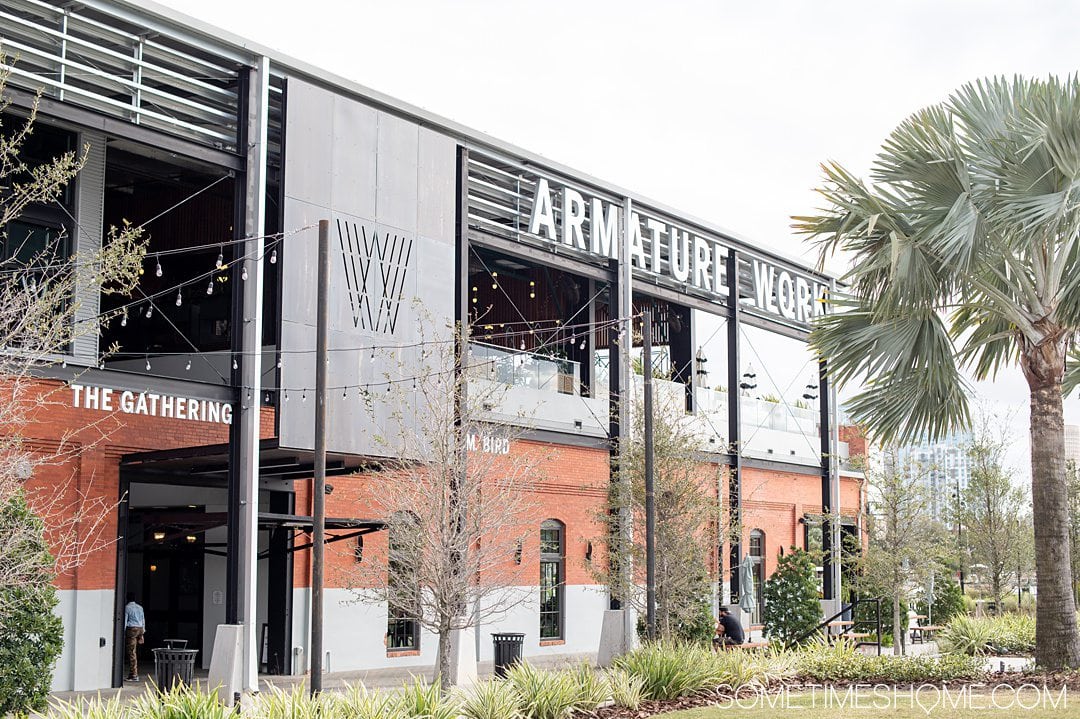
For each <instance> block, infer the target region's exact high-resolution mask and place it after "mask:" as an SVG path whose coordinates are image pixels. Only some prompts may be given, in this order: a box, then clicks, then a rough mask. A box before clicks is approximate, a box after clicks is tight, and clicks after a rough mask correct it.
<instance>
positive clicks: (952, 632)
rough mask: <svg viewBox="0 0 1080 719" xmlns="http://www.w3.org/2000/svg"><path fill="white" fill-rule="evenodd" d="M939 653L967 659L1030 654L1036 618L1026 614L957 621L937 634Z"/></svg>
mask: <svg viewBox="0 0 1080 719" xmlns="http://www.w3.org/2000/svg"><path fill="white" fill-rule="evenodd" d="M938 642H939V645H940V646H941V648H942V649H944V650H945V651H948V652H954V653H957V654H967V655H969V656H976V655H983V654H1030V653H1031V652H1033V651H1035V618H1034V617H1032V616H1029V615H1026V614H1003V615H1001V616H998V617H979V618H975V617H956V618H954V619H953V620H952V621H951V622H949V624H948V625H947V626H946V628H945V630H944V631H942V632H941V633H940V634H938Z"/></svg>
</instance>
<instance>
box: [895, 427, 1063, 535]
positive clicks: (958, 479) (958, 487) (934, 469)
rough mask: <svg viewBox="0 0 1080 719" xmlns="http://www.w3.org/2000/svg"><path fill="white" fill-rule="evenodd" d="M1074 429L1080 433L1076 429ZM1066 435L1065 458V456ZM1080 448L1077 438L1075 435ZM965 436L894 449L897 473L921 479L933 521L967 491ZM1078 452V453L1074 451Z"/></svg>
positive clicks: (968, 468)
mask: <svg viewBox="0 0 1080 719" xmlns="http://www.w3.org/2000/svg"><path fill="white" fill-rule="evenodd" d="M1074 429H1076V430H1078V431H1080V427H1075V428H1074ZM1067 437H1068V435H1066V445H1065V446H1066V455H1068V446H1069V445H1068V438H1067ZM1076 439H1077V446H1078V448H1080V434H1078V435H1077V437H1076ZM970 442H971V435H970V434H969V433H958V434H952V435H949V436H948V437H945V438H944V439H941V440H939V441H936V442H930V441H922V442H918V443H915V444H909V445H905V446H903V447H897V448H896V462H897V465H898V466H899V468H900V471H902V472H904V473H906V474H908V475H914V476H915V477H917V478H919V479H921V480H922V481H923V482H924V483H925V485H926V488H927V491H928V492H929V494H930V510H931V512H932V513H933V515H934V517H935V518H937V519H948V515H949V507H950V506H951V501H952V498H953V495H954V494H955V493H956V492H957V491H960V492H963V491H964V490H966V489H967V486H968V479H969V478H970V476H971V466H970V461H969V459H968V453H967V445H968V444H969V443H970ZM1078 451H1080V450H1078Z"/></svg>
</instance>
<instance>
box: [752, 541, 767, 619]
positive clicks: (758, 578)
mask: <svg viewBox="0 0 1080 719" xmlns="http://www.w3.org/2000/svg"><path fill="white" fill-rule="evenodd" d="M749 555H750V561H752V562H753V564H754V599H756V600H757V606H756V607H755V608H754V616H753V617H752V618H751V619H752V621H753V623H754V624H757V623H760V622H761V618H762V617H763V616H764V613H765V532H762V531H761V530H760V529H755V530H754V531H752V532H750V551H749Z"/></svg>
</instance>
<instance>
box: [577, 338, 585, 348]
mask: <svg viewBox="0 0 1080 719" xmlns="http://www.w3.org/2000/svg"><path fill="white" fill-rule="evenodd" d="M578 349H579V350H583V349H585V338H584V337H582V338H581V344H579V345H578Z"/></svg>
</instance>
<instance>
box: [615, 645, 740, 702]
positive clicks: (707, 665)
mask: <svg viewBox="0 0 1080 719" xmlns="http://www.w3.org/2000/svg"><path fill="white" fill-rule="evenodd" d="M715 656H716V655H715V654H713V652H712V651H711V650H710V649H707V648H703V647H701V646H700V645H695V644H686V643H677V642H655V643H649V644H645V645H643V646H641V647H639V648H638V649H635V650H634V651H632V652H629V653H627V654H624V655H622V656H621V657H619V658H618V659H616V660H615V666H616V667H618V668H619V669H623V670H625V671H627V672H629V673H630V674H633V675H634V676H637V677H640V678H641V680H642V682H643V686H642V690H643V691H644V695H645V698H646V699H676V698H678V697H681V696H686V695H688V694H693V693H695V692H698V691H701V690H703V689H706V688H708V687H709V686H710V684H711V685H712V686H717V685H719V684H722V683H723V680H722V679H719V678H718V676H717V672H716V668H717V667H716V665H715V662H714V661H713V659H714V657H715Z"/></svg>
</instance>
